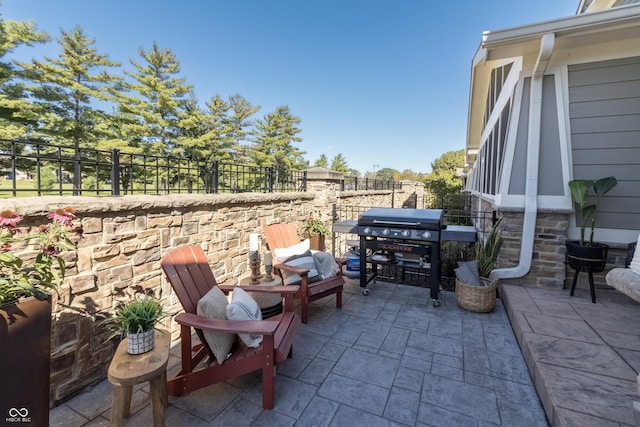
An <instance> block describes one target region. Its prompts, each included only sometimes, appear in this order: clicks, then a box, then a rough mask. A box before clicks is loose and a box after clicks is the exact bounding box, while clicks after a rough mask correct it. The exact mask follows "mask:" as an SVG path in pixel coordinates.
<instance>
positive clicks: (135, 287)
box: [0, 180, 424, 405]
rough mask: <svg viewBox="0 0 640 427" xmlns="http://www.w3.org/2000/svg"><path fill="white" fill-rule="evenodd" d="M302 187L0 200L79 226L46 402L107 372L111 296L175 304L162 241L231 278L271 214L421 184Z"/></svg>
mask: <svg viewBox="0 0 640 427" xmlns="http://www.w3.org/2000/svg"><path fill="white" fill-rule="evenodd" d="M311 186H312V188H308V192H303V193H273V194H258V193H246V194H238V195H230V194H217V195H188V194H185V195H167V196H124V197H104V198H100V197H37V198H35V197H34V198H15V199H8V200H0V210H5V209H11V210H13V211H15V212H16V213H18V214H19V215H21V216H24V219H23V221H22V222H21V223H20V225H21V226H22V227H37V226H38V225H40V224H42V223H45V222H48V220H47V219H46V215H47V214H48V213H50V212H51V211H53V210H55V209H57V208H63V207H67V206H72V207H74V209H75V210H76V215H77V217H78V218H79V220H81V222H82V226H83V228H84V237H83V238H82V239H81V240H80V242H79V243H78V249H77V251H76V252H72V253H68V254H65V260H66V261H67V262H66V264H67V276H66V279H65V282H64V285H63V287H62V289H61V290H60V294H59V295H58V296H57V297H56V298H54V308H53V316H54V319H53V322H52V335H51V340H52V360H51V403H52V405H55V404H57V403H60V402H62V401H64V400H66V399H68V398H69V397H71V396H73V395H74V394H76V393H78V392H80V391H82V389H83V388H84V387H85V386H87V385H90V384H93V383H95V382H97V381H99V380H102V379H104V378H105V377H106V371H107V368H108V365H109V362H110V361H111V358H112V356H113V352H114V350H115V347H116V346H117V342H116V340H112V341H108V342H105V340H106V339H107V337H108V335H109V332H108V330H106V328H105V326H104V324H102V322H103V321H104V319H105V318H108V317H110V316H111V314H112V313H113V310H114V309H115V307H117V305H118V304H119V303H120V302H126V301H128V300H130V299H131V298H132V297H133V296H134V295H135V294H137V293H140V292H146V291H151V292H153V293H154V294H155V295H156V296H157V297H159V298H160V299H161V300H162V301H163V304H164V307H165V309H166V310H167V311H168V312H169V313H171V314H177V313H178V312H179V311H181V306H180V304H179V302H178V301H177V299H176V297H175V295H174V294H173V292H172V291H171V287H170V285H169V284H168V283H167V281H166V279H165V278H164V276H163V273H162V271H161V268H160V260H161V259H162V257H163V256H164V255H165V254H166V253H167V252H169V251H170V250H171V249H173V248H176V247H179V246H183V245H200V246H201V247H202V248H203V249H204V251H205V253H206V254H207V257H208V260H209V263H210V264H211V266H212V269H213V271H214V274H215V276H216V279H217V280H218V281H219V283H221V284H225V283H233V282H234V280H235V279H237V278H238V277H239V276H241V275H243V274H245V273H246V272H247V271H248V265H247V264H248V263H247V253H248V248H249V234H250V233H258V234H260V235H263V233H262V230H263V228H264V226H266V225H268V224H272V223H277V222H285V223H296V224H299V225H300V226H302V221H303V220H304V219H305V218H308V217H309V216H316V217H319V219H322V220H324V221H325V222H327V224H331V219H332V218H331V212H332V206H333V204H336V203H341V204H345V205H354V206H371V207H372V206H383V207H388V206H391V204H392V203H393V204H394V205H395V206H396V207H400V206H402V205H403V204H405V203H407V201H406V200H407V199H415V198H416V192H417V191H420V188H422V187H421V184H417V183H416V185H415V186H407V187H406V188H405V187H403V189H401V190H395V191H391V190H385V191H366V192H365V191H358V192H356V191H353V192H342V193H341V192H340V191H339V187H338V186H337V183H336V182H333V181H331V180H325V181H324V182H322V180H319V181H316V182H313V183H312V184H311ZM420 198H421V199H423V198H424V197H423V195H420ZM408 203H411V202H408ZM330 240H331V239H327V243H328V244H329V245H330ZM263 244H264V242H263ZM263 247H264V246H263ZM328 250H331V248H330V247H329V249H328ZM163 328H165V329H167V330H169V331H170V332H171V334H172V338H174V339H175V338H178V335H179V329H178V327H177V324H175V322H172V320H171V319H167V320H166V321H165V323H164V325H163Z"/></svg>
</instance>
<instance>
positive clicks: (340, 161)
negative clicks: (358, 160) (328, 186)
mask: <svg viewBox="0 0 640 427" xmlns="http://www.w3.org/2000/svg"><path fill="white" fill-rule="evenodd" d="M331 170H333V171H336V172H340V173H342V174H347V172H349V167H348V166H347V159H345V158H344V156H343V155H342V154H340V153H339V154H337V155H336V156H335V157H334V158H333V159H332V160H331Z"/></svg>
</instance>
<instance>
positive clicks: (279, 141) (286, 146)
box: [251, 106, 308, 184]
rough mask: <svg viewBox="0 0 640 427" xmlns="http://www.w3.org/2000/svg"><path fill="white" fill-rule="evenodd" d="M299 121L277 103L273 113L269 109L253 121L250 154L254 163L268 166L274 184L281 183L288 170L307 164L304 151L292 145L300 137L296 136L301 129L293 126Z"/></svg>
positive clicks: (284, 179)
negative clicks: (267, 112)
mask: <svg viewBox="0 0 640 427" xmlns="http://www.w3.org/2000/svg"><path fill="white" fill-rule="evenodd" d="M300 122H301V120H300V119H299V118H298V117H295V116H293V115H292V114H291V112H290V111H289V107H286V106H280V107H277V108H276V111H275V113H269V114H267V115H266V116H264V118H263V119H259V120H257V121H256V122H255V125H254V127H255V129H254V133H253V142H254V143H255V145H254V148H253V150H252V151H251V154H252V156H253V159H254V162H255V163H256V165H258V166H271V168H272V170H273V175H274V176H273V177H272V178H271V180H272V182H275V183H276V184H284V183H285V181H286V180H287V179H288V177H289V171H291V170H295V169H300V168H301V167H305V165H306V164H308V163H306V162H305V161H304V159H303V158H302V155H303V154H305V152H304V151H301V150H299V149H297V148H296V147H294V145H293V144H294V143H296V142H300V141H302V138H300V137H298V136H296V135H297V134H298V133H300V131H301V130H300V129H299V128H298V127H297V126H296V125H298V124H299V123H300Z"/></svg>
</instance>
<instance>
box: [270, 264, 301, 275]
mask: <svg viewBox="0 0 640 427" xmlns="http://www.w3.org/2000/svg"><path fill="white" fill-rule="evenodd" d="M273 267H274V268H277V269H279V270H285V271H290V272H291V273H295V274H297V275H298V276H300V277H303V276H308V275H309V270H307V269H306V268H300V267H294V266H292V265H287V264H282V263H279V262H276V263H274V264H273Z"/></svg>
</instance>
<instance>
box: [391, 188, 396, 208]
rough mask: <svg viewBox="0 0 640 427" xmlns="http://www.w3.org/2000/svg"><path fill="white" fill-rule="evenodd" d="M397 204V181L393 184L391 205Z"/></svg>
mask: <svg viewBox="0 0 640 427" xmlns="http://www.w3.org/2000/svg"><path fill="white" fill-rule="evenodd" d="M395 204H396V183H395V182H393V185H391V207H392V208H394V207H395Z"/></svg>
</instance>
